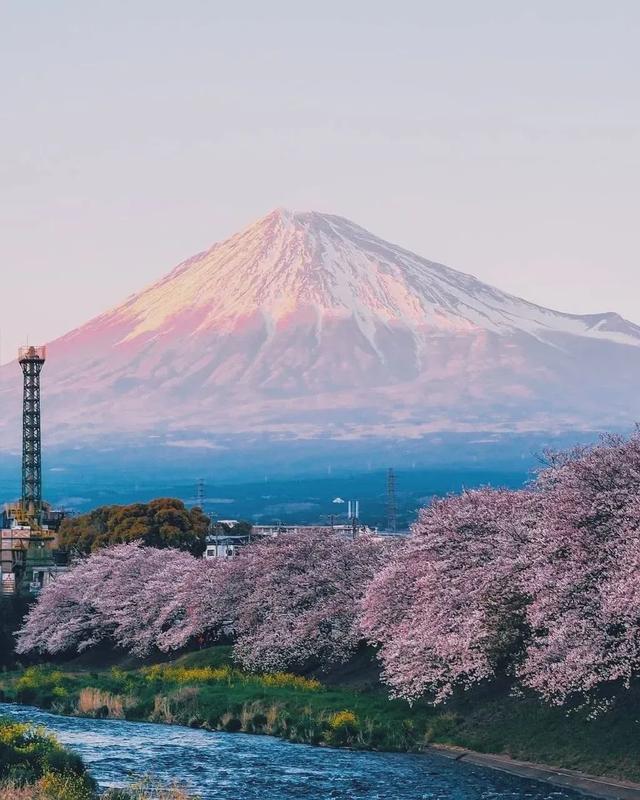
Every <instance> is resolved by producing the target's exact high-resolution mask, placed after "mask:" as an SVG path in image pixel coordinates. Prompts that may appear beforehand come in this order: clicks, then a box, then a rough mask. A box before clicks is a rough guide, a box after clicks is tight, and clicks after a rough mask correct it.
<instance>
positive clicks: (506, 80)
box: [0, 0, 640, 360]
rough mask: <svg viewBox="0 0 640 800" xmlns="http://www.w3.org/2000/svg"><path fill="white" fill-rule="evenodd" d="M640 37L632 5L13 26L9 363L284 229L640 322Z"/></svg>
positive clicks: (329, 10)
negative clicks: (401, 254)
mask: <svg viewBox="0 0 640 800" xmlns="http://www.w3.org/2000/svg"><path fill="white" fill-rule="evenodd" d="M237 6H238V7H237ZM311 8H312V10H309V9H311ZM639 37H640V6H639V5H638V4H637V3H635V2H632V1H631V0H621V1H620V2H617V3H615V4H604V3H601V2H595V1H594V0H566V1H565V2H563V3H557V2H551V1H550V0H542V2H538V3H535V4H524V3H512V2H508V1H507V0H503V1H502V2H496V0H488V1H487V2H485V3H482V4H480V3H476V2H471V0H469V1H468V2H464V1H463V0H458V1H457V2H453V3H448V4H443V3H441V2H417V1H416V2H407V1H405V2H400V3H396V4H394V5H393V8H391V7H390V6H389V5H388V3H383V2H364V0H354V2H350V3H348V4H345V3H339V2H334V1H331V0H329V1H328V2H324V3H321V4H314V5H313V7H311V6H309V5H308V4H301V3H294V2H282V1H281V2H277V1H276V2H274V3H269V4H264V3H258V2H244V3H241V4H215V3H205V2H198V1H197V0H185V2H184V3H181V4H179V5H176V4H175V3H170V2H163V0H154V1H153V2H151V0H140V2H136V3H134V4H129V3H124V2H112V3H91V4H87V3H83V2H80V0H74V1H73V2H72V1H70V0H61V2H59V3H55V4H27V3H17V4H4V5H3V7H2V10H0V75H2V78H0V80H1V81H2V97H3V102H2V107H1V108H0V264H1V265H2V267H1V269H2V295H3V313H2V318H1V320H0V328H1V334H2V344H1V354H0V360H8V359H9V358H10V357H11V356H12V355H13V352H14V350H15V348H16V347H17V346H18V345H19V344H21V343H22V342H23V341H25V340H26V338H27V337H29V339H30V341H31V342H40V341H45V340H48V339H51V338H53V337H55V336H57V335H59V334H61V333H63V332H65V331H66V330H68V329H69V328H72V327H74V326H76V325H78V324H80V323H81V322H83V321H85V320H87V319H88V318H90V317H91V316H93V315H95V314H97V313H99V312H101V311H103V310H105V308H107V307H109V306H111V305H113V304H115V303H117V302H119V301H121V300H122V299H123V297H125V296H126V295H128V294H129V293H131V292H133V291H135V290H138V289H139V288H141V287H142V286H143V285H145V284H147V283H149V282H151V281H153V280H155V279H156V278H158V277H159V276H161V275H162V274H163V273H165V272H166V271H168V269H170V268H171V267H172V266H173V265H174V264H175V263H177V262H178V261H180V260H182V259H183V258H185V257H187V256H189V255H191V254H193V253H195V252H197V251H199V250H201V249H203V248H205V247H207V246H209V245H210V244H211V243H212V242H213V241H215V240H218V239H222V238H224V237H226V236H228V235H230V234H231V233H233V232H235V231H236V230H238V229H239V228H241V227H244V226H245V225H246V224H248V223H249V222H251V221H252V220H253V219H255V218H257V217H259V216H261V215H263V214H265V213H266V212H268V211H269V210H270V209H272V208H274V207H276V206H287V207H292V208H296V209H317V210H320V211H326V212H330V213H337V214H342V215H344V216H347V217H349V218H351V219H353V220H354V221H356V222H358V223H359V224H361V225H363V226H365V227H366V228H368V229H369V230H372V231H373V232H375V233H376V234H378V235H380V236H383V237H385V238H387V239H389V240H391V241H394V242H397V243H399V244H401V245H404V246H406V247H407V248H409V249H411V250H414V251H415V252H418V253H420V254H421V255H424V256H425V257H427V258H430V259H433V260H437V261H441V262H444V263H446V264H449V265H450V266H452V267H456V268H459V269H462V270H464V271H467V272H471V273H473V274H475V275H477V276H478V277H480V278H481V279H483V280H485V281H488V282H490V283H494V284H496V285H498V286H500V287H501V288H503V289H506V290H508V291H511V292H514V293H516V294H519V295H522V296H525V297H526V298H528V299H530V300H534V301H536V302H539V303H541V304H544V305H547V306H552V307H557V308H560V309H562V310H566V311H574V312H591V311H604V310H616V311H619V312H620V313H622V314H623V315H625V316H627V317H628V318H630V319H632V320H634V321H635V322H640V310H639V307H638V301H637V297H638V295H639V294H640V268H639V266H640V259H639V255H640V239H639V237H638V235H637V209H638V207H640V202H639V200H640V198H639V197H638V192H639V190H638V187H639V186H640V100H639V96H638V92H637V75H638V74H639V73H640V54H639V53H640V51H638V48H637V41H638V39H639ZM27 287H29V291H30V297H29V300H28V302H27V300H26V291H27Z"/></svg>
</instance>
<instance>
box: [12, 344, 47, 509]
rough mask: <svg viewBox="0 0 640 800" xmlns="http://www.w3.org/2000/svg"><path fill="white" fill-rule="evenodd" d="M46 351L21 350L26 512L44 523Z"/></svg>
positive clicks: (23, 467)
mask: <svg viewBox="0 0 640 800" xmlns="http://www.w3.org/2000/svg"><path fill="white" fill-rule="evenodd" d="M46 355H47V352H46V348H44V347H21V348H20V350H19V351H18V362H19V364H20V366H21V367H22V374H23V376H24V387H23V395H22V511H23V513H24V514H25V515H26V516H27V517H29V518H30V519H31V520H34V521H37V522H39V521H40V516H41V512H42V437H41V428H40V373H41V372H42V367H43V366H44V362H45V359H46Z"/></svg>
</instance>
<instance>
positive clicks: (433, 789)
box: [0, 703, 578, 800]
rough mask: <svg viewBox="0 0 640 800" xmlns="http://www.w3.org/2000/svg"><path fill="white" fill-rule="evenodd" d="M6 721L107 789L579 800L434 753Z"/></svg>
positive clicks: (14, 712) (205, 795) (224, 797)
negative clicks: (38, 733)
mask: <svg viewBox="0 0 640 800" xmlns="http://www.w3.org/2000/svg"><path fill="white" fill-rule="evenodd" d="M0 716H6V717H13V718H14V719H17V720H19V721H21V722H32V723H35V724H37V725H43V726H44V727H45V728H47V729H48V730H49V731H51V732H52V733H54V734H55V736H56V737H57V738H58V740H59V741H61V742H63V743H64V744H65V745H68V746H69V747H70V748H72V749H73V750H75V751H76V752H77V753H79V754H80V755H81V756H82V758H83V759H84V761H85V763H86V764H87V766H88V767H89V769H90V771H91V774H92V775H93V777H94V778H95V779H96V780H97V781H98V783H99V785H100V786H101V787H102V788H107V787H114V786H124V785H126V784H127V783H129V782H131V781H132V780H133V779H134V778H139V777H141V776H145V775H152V776H153V777H154V778H158V779H160V780H161V781H164V782H167V783H170V782H175V781H177V782H179V783H180V784H182V785H183V786H184V787H185V788H186V789H187V790H189V791H191V792H192V793H193V794H194V795H197V796H198V797H199V798H202V800H290V799H291V798H300V800H305V799H307V800H332V799H335V800H427V799H428V800H431V798H433V799H434V800H436V798H438V799H440V798H441V799H442V800H444V799H445V798H446V800H481V798H486V799H487V800H520V798H527V800H576V799H577V797H578V795H577V794H574V793H573V792H571V791H564V790H560V789H554V788H553V787H551V786H547V785H545V784H542V783H537V782H535V781H529V780H526V779H523V778H517V777H513V776H510V775H506V774H503V773H500V772H494V771H492V770H488V769H483V768H481V767H474V766H472V765H470V764H464V763H459V762H457V761H453V760H449V759H446V758H444V757H442V756H439V755H437V754H425V755H411V754H398V753H369V752H353V751H349V750H334V749H329V748H319V747H311V746H308V745H301V744H291V743H289V742H284V741H281V740H279V739H275V738H272V737H268V736H251V735H247V734H238V733H212V732H209V731H204V730H194V729H191V728H183V727H178V726H169V725H154V724H151V723H145V722H124V721H120V720H97V719H89V718H76V717H60V716H56V715H53V714H48V713H46V712H44V711H40V710H39V709H37V708H32V707H30V706H18V705H9V704H2V703H0Z"/></svg>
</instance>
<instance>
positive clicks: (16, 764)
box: [0, 719, 93, 800]
mask: <svg viewBox="0 0 640 800" xmlns="http://www.w3.org/2000/svg"><path fill="white" fill-rule="evenodd" d="M52 776H56V779H59V781H58V783H60V781H62V780H67V782H68V783H69V785H72V784H74V785H75V786H76V787H82V789H83V791H84V792H85V794H84V796H85V797H90V796H91V792H92V790H93V782H92V781H91V779H90V778H89V777H88V775H87V773H86V771H85V768H84V765H83V763H82V760H81V759H80V757H79V756H77V755H76V754H75V753H72V752H70V751H69V750H66V749H65V748H63V747H62V746H61V745H60V744H58V742H57V741H56V739H55V738H54V737H53V736H50V735H49V734H47V733H45V731H44V730H42V729H41V728H36V727H34V726H32V725H23V724H19V723H15V722H12V721H11V720H5V719H0V783H12V784H14V785H18V786H20V785H28V784H31V783H34V782H35V781H38V780H40V779H48V780H49V781H50V782H52V783H55V779H54V778H53V777H52ZM55 796H56V797H58V796H59V797H60V798H61V800H62V798H64V797H65V795H62V794H60V795H55ZM69 800H72V798H71V796H69ZM73 800H75V798H74V799H73ZM80 800H84V797H83V798H80Z"/></svg>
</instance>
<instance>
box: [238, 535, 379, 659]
mask: <svg viewBox="0 0 640 800" xmlns="http://www.w3.org/2000/svg"><path fill="white" fill-rule="evenodd" d="M385 549H386V548H385V545H384V543H382V542H381V541H379V540H376V539H374V538H373V537H370V536H360V537H357V538H356V539H354V540H348V539H344V538H342V537H340V536H339V535H337V534H335V533H331V532H328V531H326V530H315V531H305V532H304V533H298V534H285V535H281V536H278V537H276V538H275V539H273V540H265V541H263V542H260V543H256V544H254V545H252V546H250V547H247V548H246V549H245V550H243V552H242V553H241V555H240V556H239V558H238V559H237V564H236V571H235V574H234V594H235V596H236V597H237V606H236V607H235V609H234V613H233V632H234V636H235V646H234V655H235V658H236V659H237V660H238V661H239V662H240V663H241V664H242V665H243V666H245V667H246V668H248V669H252V670H264V671H275V670H279V669H286V668H291V667H300V666H303V665H305V664H308V663H309V662H320V663H321V664H323V665H327V664H331V663H336V662H341V661H345V660H347V659H348V658H349V656H350V655H351V654H352V653H353V651H354V650H355V648H356V647H357V645H358V643H359V642H360V641H361V640H362V638H363V636H362V632H361V629H360V602H361V599H362V597H363V596H364V592H365V590H366V587H367V585H368V584H369V582H370V581H371V580H372V578H373V576H374V575H375V573H376V572H377V571H378V570H379V569H380V567H381V566H382V564H383V563H384V560H385Z"/></svg>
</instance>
